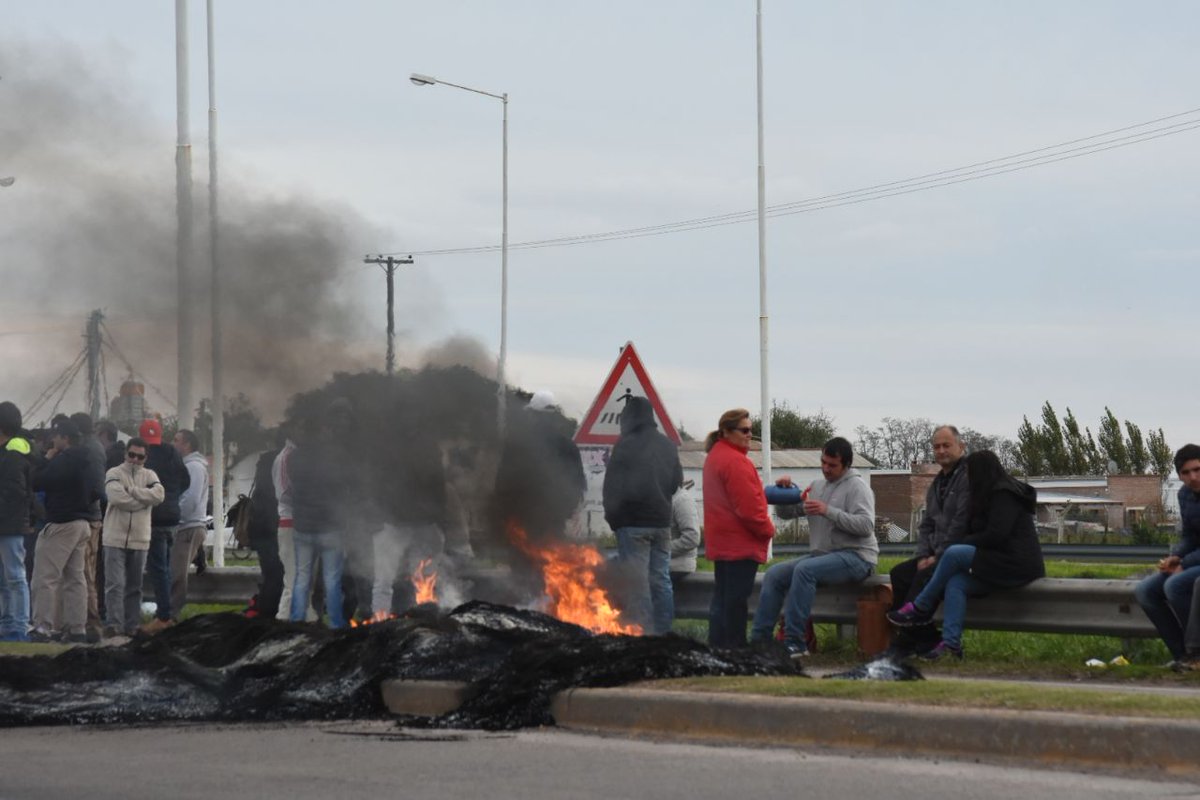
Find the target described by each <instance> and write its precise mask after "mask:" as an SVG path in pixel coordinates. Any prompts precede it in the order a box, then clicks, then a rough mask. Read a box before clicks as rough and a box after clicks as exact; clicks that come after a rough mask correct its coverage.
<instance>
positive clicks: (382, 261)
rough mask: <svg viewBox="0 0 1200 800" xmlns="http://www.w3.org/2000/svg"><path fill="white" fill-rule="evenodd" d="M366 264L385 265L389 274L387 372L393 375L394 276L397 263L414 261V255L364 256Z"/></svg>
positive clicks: (394, 350) (394, 355) (394, 328)
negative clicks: (401, 256)
mask: <svg viewBox="0 0 1200 800" xmlns="http://www.w3.org/2000/svg"><path fill="white" fill-rule="evenodd" d="M363 263H364V264H378V265H380V266H381V267H383V271H384V273H386V274H387V320H388V323H387V342H388V345H387V374H388V375H392V374H394V373H395V372H396V318H395V313H394V309H395V306H396V288H395V281H394V276H395V274H396V265H397V264H411V263H413V259H412V256H409V257H408V258H395V257H394V256H387V257H386V258H385V257H384V256H375V257H374V258H370V257H368V258H364V259H363Z"/></svg>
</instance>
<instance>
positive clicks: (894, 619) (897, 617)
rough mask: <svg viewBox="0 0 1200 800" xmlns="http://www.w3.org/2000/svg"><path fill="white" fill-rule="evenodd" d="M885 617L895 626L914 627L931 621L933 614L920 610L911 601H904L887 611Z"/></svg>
mask: <svg viewBox="0 0 1200 800" xmlns="http://www.w3.org/2000/svg"><path fill="white" fill-rule="evenodd" d="M887 618H888V622H890V623H892V624H893V625H895V626H896V627H897V628H916V627H918V626H920V625H928V624H929V623H930V622H932V621H933V614H931V613H929V612H928V611H922V610H921V609H919V608H917V607H916V606H914V605H913V604H912V603H905V604H904V605H902V606H900V608H898V609H897V610H895V611H889V612H887Z"/></svg>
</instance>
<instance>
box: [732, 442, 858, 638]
mask: <svg viewBox="0 0 1200 800" xmlns="http://www.w3.org/2000/svg"><path fill="white" fill-rule="evenodd" d="M853 461H854V450H853V448H851V446H850V442H848V441H847V440H845V439H843V438H842V437H840V436H836V437H834V438H832V439H830V440H829V441H828V442H826V443H825V446H824V447H823V448H821V474H822V475H823V476H824V479H823V480H816V481H814V482H813V484H812V486H810V487H808V489H806V490H805V492H804V498H805V499H804V502H803V504H802V505H800V506H779V507H778V510H779V513H780V516H788V510H790V509H795V511H793V512H792V513H793V514H799V513H803V514H804V515H805V516H806V517H808V529H809V543H810V550H811V554H810V555H808V556H806V557H804V558H797V559H795V560H793V561H786V562H784V563H782V564H776V565H775V566H773V567H771V568H770V569H768V570H767V572H766V574H765V575H764V576H763V585H762V595H761V597H760V598H759V601H758V609H757V610H756V611H755V612H754V627H753V628H752V629H751V634H750V636H751V639H752V640H753V641H756V642H759V641H762V642H765V641H769V640H770V639H771V635H772V633H773V632H774V630H775V621H776V620H778V619H779V612H780V610H783V618H784V640H783V644H784V647H785V648H786V649H787V651H788V655H790V656H791V657H792V659H794V660H795V659H801V658H804V657H805V656H807V655H808V646H807V645H806V644H805V641H804V631H805V628H806V627H807V625H808V618H809V616H811V614H812V603H813V597H815V596H816V593H817V587H818V586H826V585H829V584H836V583H858V582H860V581H863V580H865V579H866V578H868V577H869V576H870V575H871V573H872V572H874V571H875V564H876V563H877V562H878V561H879V543H878V542H877V541H876V540H875V493H874V492H872V491H871V487H870V486H868V485H867V482H866V481H865V480H863V478H862V476H861V475H860V474H859V472H858V470H856V469H852V468H851V467H850V464H851V463H852V462H853ZM776 484H777V485H779V486H791V485H792V479H791V478H790V477H788V476H786V475H785V476H784V477H782V478H780V479H779V480H778V481H776Z"/></svg>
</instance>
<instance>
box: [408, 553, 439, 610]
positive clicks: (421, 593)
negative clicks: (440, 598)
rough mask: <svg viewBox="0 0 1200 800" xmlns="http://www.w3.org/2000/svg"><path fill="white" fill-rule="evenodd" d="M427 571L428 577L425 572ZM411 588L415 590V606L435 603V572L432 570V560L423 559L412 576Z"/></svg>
mask: <svg viewBox="0 0 1200 800" xmlns="http://www.w3.org/2000/svg"><path fill="white" fill-rule="evenodd" d="M426 569H429V570H430V572H429V574H428V575H426V574H425V570H426ZM412 582H413V588H414V589H416V590H417V604H418V605H420V604H421V603H436V602H437V592H436V591H435V589H436V588H437V570H435V569H433V559H432V558H425V559H422V560H421V563H420V564H418V565H417V569H416V571H415V572H413V574H412Z"/></svg>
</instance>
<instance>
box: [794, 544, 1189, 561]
mask: <svg viewBox="0 0 1200 800" xmlns="http://www.w3.org/2000/svg"><path fill="white" fill-rule="evenodd" d="M772 549H773V551H774V553H775V555H776V556H803V555H808V552H809V547H808V545H807V544H776V545H774V547H773V548H772ZM916 549H917V545H916V543H915V542H880V543H879V554H880V555H883V556H911V555H912V554H913V553H914V552H916ZM1168 551H1169V548H1168V547H1167V546H1166V545H1135V544H1046V543H1043V544H1042V556H1043V557H1045V558H1053V559H1062V560H1064V561H1079V562H1082V563H1085V564H1087V563H1104V562H1109V563H1111V562H1116V563H1121V564H1126V563H1127V564H1137V563H1145V564H1147V565H1153V564H1155V563H1157V562H1158V560H1159V559H1160V558H1162V557H1163V556H1165V555H1167V553H1168Z"/></svg>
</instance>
